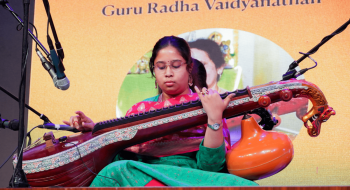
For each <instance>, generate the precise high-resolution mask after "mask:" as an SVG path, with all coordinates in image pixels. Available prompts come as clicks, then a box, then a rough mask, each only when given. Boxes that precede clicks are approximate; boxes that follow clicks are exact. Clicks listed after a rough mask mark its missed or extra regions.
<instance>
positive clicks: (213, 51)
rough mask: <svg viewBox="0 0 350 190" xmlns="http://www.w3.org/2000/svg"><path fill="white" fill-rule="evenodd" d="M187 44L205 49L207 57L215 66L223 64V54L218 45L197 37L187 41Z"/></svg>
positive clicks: (218, 66)
mask: <svg viewBox="0 0 350 190" xmlns="http://www.w3.org/2000/svg"><path fill="white" fill-rule="evenodd" d="M188 45H189V46H190V47H191V48H196V49H199V50H202V51H205V52H206V53H207V54H208V56H209V58H210V59H211V60H212V61H213V62H214V64H215V67H216V68H220V67H222V66H223V65H224V64H225V60H224V56H223V54H222V52H221V49H220V46H219V45H218V44H217V43H216V42H214V41H213V40H209V39H198V40H196V41H193V42H189V43H188Z"/></svg>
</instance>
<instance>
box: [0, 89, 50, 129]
mask: <svg viewBox="0 0 350 190" xmlns="http://www.w3.org/2000/svg"><path fill="white" fill-rule="evenodd" d="M0 90H1V91H3V92H4V93H5V94H7V95H8V96H10V97H11V98H12V99H14V100H16V101H17V102H19V99H18V98H17V97H16V96H14V95H13V94H11V93H10V92H9V91H7V90H6V89H4V88H3V87H1V86H0ZM24 106H25V107H26V108H27V109H29V110H30V111H32V112H33V113H35V114H36V115H37V116H39V118H40V119H42V120H43V121H44V124H45V123H51V121H50V119H49V118H48V117H46V115H44V114H41V113H39V112H38V111H36V110H35V109H34V108H32V107H30V106H29V105H27V104H24Z"/></svg>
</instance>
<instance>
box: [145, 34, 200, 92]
mask: <svg viewBox="0 0 350 190" xmlns="http://www.w3.org/2000/svg"><path fill="white" fill-rule="evenodd" d="M192 64H193V63H192V58H191V50H190V47H189V46H188V44H187V42H186V41H185V40H184V39H182V38H179V37H175V36H166V37H163V38H161V39H160V40H158V42H157V43H156V44H155V46H154V48H153V51H152V57H151V59H150V62H149V68H150V71H151V73H152V76H153V77H155V78H156V83H157V84H158V86H159V89H160V92H164V93H166V94H167V95H170V96H177V95H181V94H184V93H186V92H188V89H189V82H191V81H190V80H191V77H190V74H191V70H192Z"/></svg>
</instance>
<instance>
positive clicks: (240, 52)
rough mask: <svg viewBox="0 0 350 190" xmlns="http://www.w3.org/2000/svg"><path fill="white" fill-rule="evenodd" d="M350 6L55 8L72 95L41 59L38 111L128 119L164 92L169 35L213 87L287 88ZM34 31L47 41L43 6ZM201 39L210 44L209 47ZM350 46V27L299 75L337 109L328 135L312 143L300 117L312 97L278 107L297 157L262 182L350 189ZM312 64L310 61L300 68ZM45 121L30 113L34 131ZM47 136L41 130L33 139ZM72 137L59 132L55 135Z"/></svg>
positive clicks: (211, 2) (193, 0) (193, 3)
mask: <svg viewBox="0 0 350 190" xmlns="http://www.w3.org/2000/svg"><path fill="white" fill-rule="evenodd" d="M349 7H350V2H349V1H346V0H230V1H226V0H225V1H220V0H186V1H185V0H184V1H175V0H158V1H147V0H136V1H112V0H101V1H82V0H76V1H68V0H60V1H51V2H50V9H51V14H52V18H53V21H54V23H55V27H56V30H57V33H58V36H59V39H60V41H61V44H62V46H63V49H64V52H65V59H64V66H65V68H66V71H65V73H66V75H67V77H68V78H69V80H70V88H69V89H68V90H66V91H60V90H58V89H56V88H55V87H54V85H53V83H52V79H51V78H50V77H49V75H48V73H47V71H45V70H44V69H43V68H42V66H41V63H40V60H39V59H38V58H37V56H36V55H33V60H32V70H31V81H30V105H31V106H33V107H34V108H35V109H37V110H38V111H39V112H41V113H44V114H45V115H46V116H48V117H49V119H50V120H51V121H52V122H53V123H56V124H62V120H69V118H70V116H73V115H74V112H75V111H77V110H81V111H83V112H84V113H85V114H86V115H87V116H89V117H90V118H91V119H92V120H93V121H95V122H98V121H102V120H107V119H112V118H115V117H120V116H124V115H125V113H126V111H127V110H128V109H129V108H130V107H131V106H132V105H133V104H135V103H137V102H139V101H141V100H143V99H145V98H148V97H151V96H154V95H156V94H157V90H156V89H154V78H152V77H151V74H150V73H149V68H148V61H149V58H150V56H151V50H152V48H153V45H154V44H155V43H156V41H157V40H158V39H160V38H161V37H163V36H169V35H174V36H179V37H182V38H184V39H185V40H187V41H188V42H189V45H190V47H191V50H192V56H193V57H194V58H196V59H198V60H200V61H201V62H203V64H204V65H205V67H206V69H207V73H208V74H207V77H208V80H207V83H208V85H209V87H210V86H211V84H213V85H214V84H215V85H217V86H218V90H219V91H220V92H225V91H233V90H236V89H242V88H244V87H246V86H256V85H260V84H264V83H267V82H270V81H278V80H281V79H282V74H283V73H285V72H286V71H287V68H288V66H289V64H290V63H292V62H293V60H297V59H299V58H300V57H301V56H302V55H301V54H299V52H304V53H306V52H307V51H309V50H310V49H311V48H313V47H314V46H315V45H317V44H318V43H319V42H320V41H321V40H322V38H323V37H325V36H326V35H329V34H331V33H332V32H333V31H335V30H336V29H337V28H339V27H340V26H341V25H342V24H344V23H345V22H346V21H348V20H349V18H350V12H349ZM34 24H35V26H36V27H37V29H38V31H39V40H41V41H42V42H43V44H46V43H45V41H46V40H45V38H44V37H43V36H44V35H45V34H44V33H45V32H46V24H47V16H46V13H45V9H44V6H43V4H42V2H41V1H37V2H36V5H35V21H34ZM199 42H201V43H202V42H203V43H208V44H209V45H206V47H207V48H204V49H201V47H200V46H198V43H199ZM210 44H212V45H210ZM45 46H46V47H48V46H47V45H45ZM208 48H217V49H218V51H219V52H220V53H221V54H220V55H218V56H217V57H221V58H220V60H221V61H214V58H213V57H215V55H210V53H209V52H211V51H214V50H206V49H208ZM349 48H350V29H349V28H348V29H346V30H345V31H344V32H343V33H341V34H339V35H337V36H335V37H334V38H332V39H331V40H330V41H329V42H328V43H326V44H325V45H324V46H322V47H321V48H320V49H319V50H318V52H317V53H315V54H314V55H312V58H313V59H315V60H316V61H317V63H318V66H317V67H316V68H315V69H312V70H310V71H308V72H307V73H306V74H305V75H304V76H301V77H299V79H305V80H307V81H309V82H312V83H314V84H316V85H317V86H318V87H319V88H320V89H321V90H322V91H323V93H324V94H325V96H326V97H327V100H328V104H329V105H330V106H331V107H333V108H334V109H335V110H336V112H337V114H336V116H333V117H331V119H330V120H329V121H327V122H325V123H324V124H323V125H322V130H321V135H320V136H318V137H316V138H312V137H309V136H308V134H307V132H306V129H305V128H304V127H303V123H302V122H301V121H300V119H299V118H300V116H301V115H304V114H305V113H306V111H307V107H309V108H310V105H309V106H308V102H307V100H305V99H300V100H299V99H297V100H293V101H292V102H289V103H286V104H283V105H278V106H272V107H270V108H269V110H270V111H271V112H272V113H273V114H276V115H277V116H278V117H280V118H281V121H282V122H281V123H280V125H279V126H278V127H276V128H275V129H274V130H275V131H281V132H284V133H286V134H288V135H289V137H290V138H291V139H292V140H293V145H294V158H293V160H292V162H291V163H290V165H289V166H288V167H287V168H285V169H284V170H283V171H281V172H279V173H278V174H276V175H274V176H271V177H268V178H266V179H262V180H258V181H256V182H257V183H259V184H260V185H265V186H290V185H297V186H305V185H315V186H316V185H317V186H321V185H322V186H323V185H350V172H349V171H350V163H349V162H348V160H350V138H348V134H349V133H350V127H349V122H350V119H349V117H348V116H347V114H348V113H349V109H348V106H349V103H350V102H349V100H348V94H349V90H350V89H349V84H348V81H349V75H348V74H347V71H348V70H349V65H348V64H347V61H348V60H349ZM33 52H34V51H33ZM215 60H216V59H215ZM313 65H314V62H313V61H311V60H310V59H305V60H304V61H303V62H301V63H300V65H299V66H300V69H303V68H306V67H311V66H313ZM210 66H212V69H208V68H210ZM213 70H215V72H214V73H213V72H212V71H213ZM209 82H211V83H210V84H209ZM239 122H240V121H239V120H237V119H236V120H229V121H228V125H229V127H230V131H231V140H232V141H233V143H234V142H235V141H237V140H238V139H239V138H240V127H239ZM41 123H42V122H41V120H40V119H39V118H38V117H37V116H36V115H34V114H32V113H29V122H28V130H29V129H31V128H33V127H35V126H37V125H40V124H41ZM45 132H46V131H45V130H39V129H36V130H34V131H33V132H32V138H33V139H37V138H40V137H42V135H43V134H44V133H45ZM67 134H69V133H68V132H60V131H58V132H55V136H56V137H60V136H63V135H67Z"/></svg>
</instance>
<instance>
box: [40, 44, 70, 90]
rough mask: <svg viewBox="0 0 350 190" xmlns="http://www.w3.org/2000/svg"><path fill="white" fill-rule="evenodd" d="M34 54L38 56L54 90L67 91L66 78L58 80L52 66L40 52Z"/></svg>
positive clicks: (67, 82)
mask: <svg viewBox="0 0 350 190" xmlns="http://www.w3.org/2000/svg"><path fill="white" fill-rule="evenodd" d="M36 54H37V55H38V56H39V58H40V60H41V63H42V65H43V67H44V68H45V70H47V71H48V72H49V74H50V76H51V78H52V80H53V84H54V85H55V87H56V88H58V89H61V90H67V89H68V88H69V80H68V79H67V77H65V78H63V79H58V78H57V74H56V71H55V68H54V67H53V66H52V64H51V63H50V62H49V61H48V60H47V59H46V58H45V57H44V56H43V55H42V54H41V52H40V50H38V49H37V50H36Z"/></svg>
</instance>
